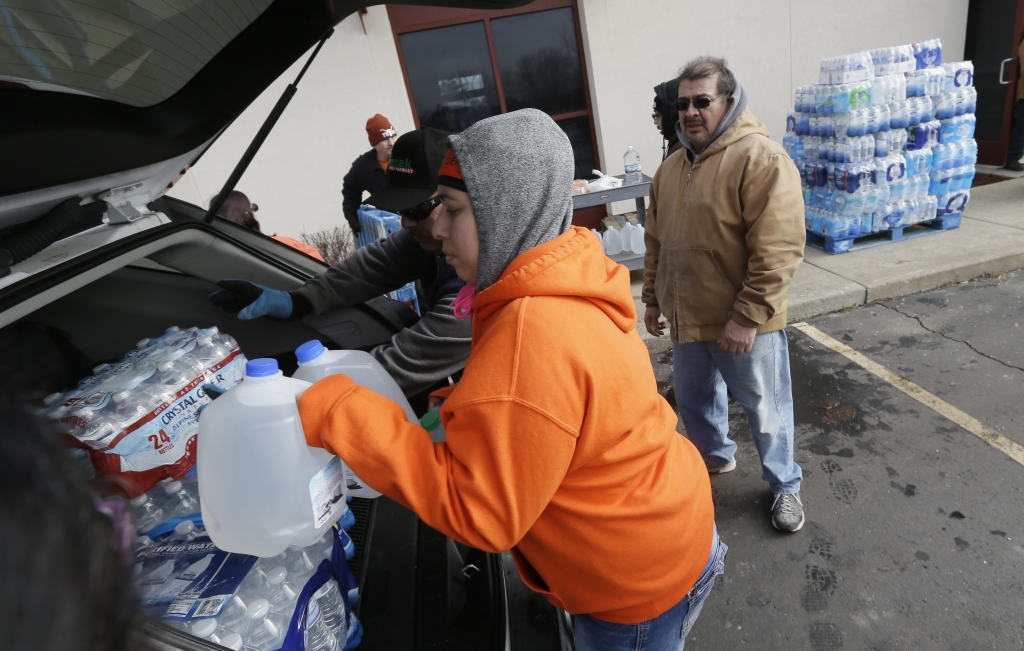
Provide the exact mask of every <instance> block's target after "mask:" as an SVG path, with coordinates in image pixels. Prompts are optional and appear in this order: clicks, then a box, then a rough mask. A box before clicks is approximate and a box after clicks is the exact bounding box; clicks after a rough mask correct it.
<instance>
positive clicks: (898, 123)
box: [782, 39, 978, 240]
mask: <svg viewBox="0 0 1024 651" xmlns="http://www.w3.org/2000/svg"><path fill="white" fill-rule="evenodd" d="M977 100H978V93H977V90H976V89H975V88H974V65H973V64H972V63H971V62H970V61H959V62H945V63H944V62H943V58H942V43H941V42H940V41H939V39H929V40H926V41H920V42H917V43H911V44H908V45H900V46H895V47H888V48H881V49H877V50H871V51H867V52H858V53H856V54H850V55H845V56H837V57H829V58H826V59H824V60H822V62H821V66H820V69H819V76H818V83H817V84H813V85H806V86H800V87H798V88H797V89H796V92H795V93H794V98H793V112H792V113H790V114H789V115H788V116H787V119H786V135H785V137H784V138H783V143H782V144H783V147H784V148H785V149H786V152H787V153H788V154H789V156H790V158H792V159H793V162H794V164H796V166H797V169H798V170H799V171H800V175H801V179H802V182H803V195H804V204H805V215H804V217H805V222H806V226H807V230H808V231H810V232H813V233H816V234H818V235H823V236H825V237H827V238H831V239H833V240H840V239H850V238H856V237H860V236H862V235H868V234H871V233H875V232H878V231H881V230H887V229H892V228H900V227H904V226H910V225H912V224H916V223H920V222H924V221H930V220H934V219H937V218H945V217H950V216H956V215H959V214H960V213H961V212H962V211H963V209H964V208H965V207H966V205H967V202H968V201H969V200H970V187H971V181H972V180H973V178H974V173H975V167H974V166H975V164H976V163H977V158H978V145H977V143H976V142H975V141H974V139H973V138H974V130H975V126H976V124H977V120H976V118H975V116H974V113H975V111H976V109H977Z"/></svg>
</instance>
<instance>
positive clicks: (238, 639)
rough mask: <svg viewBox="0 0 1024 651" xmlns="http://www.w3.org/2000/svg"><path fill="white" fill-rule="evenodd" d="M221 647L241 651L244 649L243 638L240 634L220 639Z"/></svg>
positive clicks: (230, 634) (229, 634)
mask: <svg viewBox="0 0 1024 651" xmlns="http://www.w3.org/2000/svg"><path fill="white" fill-rule="evenodd" d="M220 645H221V646H226V647H227V648H229V649H231V651H239V650H240V649H241V648H242V636H241V635H239V634H238V633H228V634H227V635H225V636H224V637H222V638H220Z"/></svg>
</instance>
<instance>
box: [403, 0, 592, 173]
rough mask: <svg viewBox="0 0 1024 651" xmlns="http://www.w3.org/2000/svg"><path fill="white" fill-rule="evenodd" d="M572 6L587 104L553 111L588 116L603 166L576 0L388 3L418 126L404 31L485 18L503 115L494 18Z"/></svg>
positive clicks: (556, 117)
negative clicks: (493, 6)
mask: <svg viewBox="0 0 1024 651" xmlns="http://www.w3.org/2000/svg"><path fill="white" fill-rule="evenodd" d="M566 7H568V8H570V9H572V16H573V24H574V26H575V28H576V50H577V52H578V53H579V57H580V72H581V73H582V75H583V92H584V95H585V96H586V102H587V104H586V108H585V109H582V110H579V111H572V112H569V113H559V114H557V115H552V116H551V119H552V120H554V121H555V122H558V121H559V120H566V119H570V118H578V117H584V116H586V117H587V121H588V122H589V123H590V138H591V142H592V143H593V150H594V166H595V168H596V169H601V160H600V153H599V151H598V149H599V147H598V145H597V127H596V125H595V123H594V107H593V100H592V98H591V95H590V78H589V75H588V74H587V65H586V64H587V60H586V55H585V53H584V49H583V30H582V28H581V26H580V12H579V7H577V4H576V0H535V1H534V2H532V3H530V4H528V5H525V6H522V7H517V8H515V9H503V10H500V11H494V10H487V9H449V8H437V7H419V6H414V5H390V4H389V5H387V10H388V19H389V20H390V21H391V32H392V35H393V36H394V39H395V49H396V50H397V51H398V63H399V65H400V66H401V68H402V81H403V82H405V91H406V93H407V94H408V95H409V104H410V106H411V107H412V119H413V122H414V124H415V125H416V128H417V129H419V128H420V117H419V112H418V111H417V110H416V98H415V97H414V96H413V92H412V84H410V83H409V71H408V69H407V68H406V65H405V53H404V52H403V51H402V43H401V41H400V39H399V37H400V36H401V35H402V34H408V33H411V32H422V31H427V30H431V29H437V28H440V27H452V26H455V25H463V24H466V23H476V22H483V24H484V33H485V35H486V36H487V49H488V51H489V53H490V56H491V68H492V69H493V71H494V80H495V85H496V86H497V91H498V105H499V107H500V109H501V115H504V114H505V113H508V108H507V106H506V104H505V90H504V87H503V85H502V81H501V71H500V69H499V68H498V55H497V51H496V50H495V47H494V34H493V33H492V32H491V21H492V20H497V19H499V18H507V17H509V16H520V15H523V14H534V13H539V12H542V11H548V10H551V9H564V8H566Z"/></svg>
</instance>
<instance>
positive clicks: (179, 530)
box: [174, 520, 196, 536]
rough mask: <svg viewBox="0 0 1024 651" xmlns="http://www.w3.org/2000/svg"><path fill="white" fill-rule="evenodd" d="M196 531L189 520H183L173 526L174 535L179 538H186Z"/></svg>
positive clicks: (193, 524)
mask: <svg viewBox="0 0 1024 651" xmlns="http://www.w3.org/2000/svg"><path fill="white" fill-rule="evenodd" d="M195 530H196V525H195V523H194V522H192V521H191V520H185V521H184V522H179V523H178V524H176V525H174V533H175V534H177V535H179V536H187V535H188V534H190V533H192V532H193V531H195Z"/></svg>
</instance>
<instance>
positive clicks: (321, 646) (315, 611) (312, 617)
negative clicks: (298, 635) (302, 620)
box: [305, 599, 344, 651]
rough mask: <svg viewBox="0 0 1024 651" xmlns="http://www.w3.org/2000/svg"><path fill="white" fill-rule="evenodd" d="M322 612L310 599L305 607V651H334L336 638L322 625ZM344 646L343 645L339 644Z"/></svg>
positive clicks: (337, 643)
mask: <svg viewBox="0 0 1024 651" xmlns="http://www.w3.org/2000/svg"><path fill="white" fill-rule="evenodd" d="M322 615H323V610H322V609H321V608H320V605H319V604H318V603H317V600H316V599H310V600H309V605H308V606H307V607H306V633H305V649H306V651H335V649H337V648H338V646H339V642H338V638H336V637H335V636H334V634H333V633H331V631H330V630H328V628H327V626H326V625H325V624H324V619H325V618H324V617H323V616H322ZM341 645H342V646H344V643H341Z"/></svg>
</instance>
